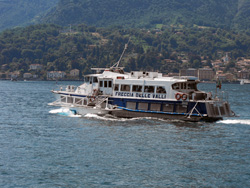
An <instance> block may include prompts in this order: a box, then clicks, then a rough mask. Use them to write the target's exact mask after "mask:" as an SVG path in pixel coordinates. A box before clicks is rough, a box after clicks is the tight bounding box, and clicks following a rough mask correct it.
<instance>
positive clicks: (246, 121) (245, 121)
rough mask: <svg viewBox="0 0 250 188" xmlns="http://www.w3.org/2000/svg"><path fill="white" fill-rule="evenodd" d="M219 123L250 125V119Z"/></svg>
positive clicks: (229, 120) (228, 120)
mask: <svg viewBox="0 0 250 188" xmlns="http://www.w3.org/2000/svg"><path fill="white" fill-rule="evenodd" d="M218 123H224V124H243V125H250V120H249V119H227V120H221V121H218Z"/></svg>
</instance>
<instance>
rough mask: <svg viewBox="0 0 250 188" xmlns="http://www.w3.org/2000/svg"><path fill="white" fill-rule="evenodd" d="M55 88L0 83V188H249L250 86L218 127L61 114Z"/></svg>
mask: <svg viewBox="0 0 250 188" xmlns="http://www.w3.org/2000/svg"><path fill="white" fill-rule="evenodd" d="M59 84H62V85H67V84H69V83H67V82H61V83H59ZM71 84H75V85H78V84H80V82H75V83H71ZM214 87H215V85H214V84H202V85H201V86H200V88H201V89H203V90H208V91H209V90H212V89H213V88H214ZM54 88H56V83H55V82H21V81H20V82H19V81H18V82H10V81H0V107H1V108H0V187H4V188H5V187H21V188H27V187H250V168H249V167H250V149H249V148H250V147H249V145H250V144H249V143H250V128H249V127H250V97H249V94H250V85H239V84H224V85H223V86H222V88H223V89H224V90H226V91H227V92H229V100H230V103H231V107H232V109H233V110H234V111H235V113H236V114H237V115H239V117H234V118H228V119H225V120H223V121H219V122H216V123H183V122H178V121H166V120H160V119H150V118H144V119H138V118H137V119H130V120H128V119H115V118H111V117H98V116H95V115H93V114H87V115H86V116H84V117H78V116H77V117H75V116H74V115H73V116H72V115H69V116H65V115H59V114H58V113H56V112H58V111H60V110H61V111H62V110H63V109H60V108H59V107H51V106H48V105H47V103H49V102H52V101H54V100H55V99H54V96H53V95H52V93H51V92H50V90H52V89H54ZM49 112H52V113H49Z"/></svg>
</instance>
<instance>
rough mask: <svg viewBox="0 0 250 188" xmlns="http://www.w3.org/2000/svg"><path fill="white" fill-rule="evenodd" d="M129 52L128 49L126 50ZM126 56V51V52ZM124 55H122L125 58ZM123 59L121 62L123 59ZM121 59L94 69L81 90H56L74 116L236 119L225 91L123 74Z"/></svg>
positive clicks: (191, 81)
mask: <svg viewBox="0 0 250 188" xmlns="http://www.w3.org/2000/svg"><path fill="white" fill-rule="evenodd" d="M125 49H126V48H125ZM123 54H124V51H123ZM123 54H122V55H123ZM121 58H122V56H121ZM121 58H120V60H121ZM120 60H119V61H118V62H117V63H116V64H115V65H114V66H112V67H110V68H93V69H92V70H95V71H96V73H95V74H89V75H86V76H85V77H84V80H85V81H84V83H83V84H82V85H80V86H78V87H75V86H67V88H66V90H63V89H62V88H61V89H60V90H57V91H55V90H53V91H52V92H53V93H54V94H56V95H57V97H58V100H56V101H55V102H53V103H50V105H59V106H69V107H70V108H71V109H72V110H73V111H74V112H75V113H77V114H80V115H83V114H86V113H95V114H99V115H104V114H111V115H114V116H116V117H123V118H133V117H156V118H163V119H178V120H184V121H217V120H221V119H222V118H223V117H231V116H234V113H233V112H232V110H231V109H230V105H229V103H228V101H227V95H225V93H224V92H216V93H215V94H214V96H212V93H211V92H208V93H206V92H204V91H200V90H198V88H197V84H198V83H199V80H198V79H197V78H195V77H164V76H163V75H162V74H161V73H158V72H142V71H132V72H130V73H126V72H124V68H123V67H119V62H120Z"/></svg>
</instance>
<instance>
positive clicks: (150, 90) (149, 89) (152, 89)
mask: <svg viewBox="0 0 250 188" xmlns="http://www.w3.org/2000/svg"><path fill="white" fill-rule="evenodd" d="M144 92H146V93H154V92H155V87H154V86H145V87H144Z"/></svg>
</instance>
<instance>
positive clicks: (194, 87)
mask: <svg viewBox="0 0 250 188" xmlns="http://www.w3.org/2000/svg"><path fill="white" fill-rule="evenodd" d="M172 89H173V90H182V89H187V90H195V91H197V83H190V82H179V83H175V84H173V85H172Z"/></svg>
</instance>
